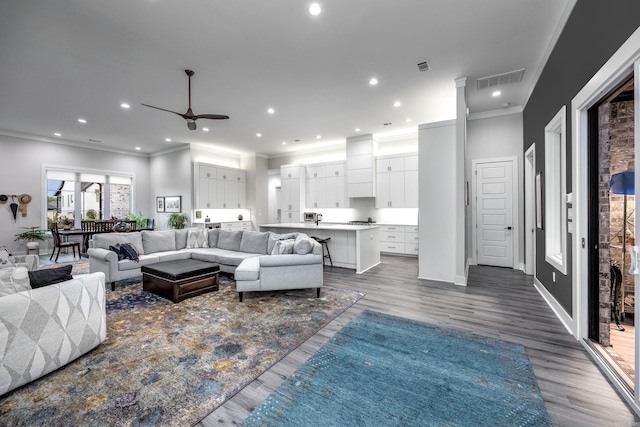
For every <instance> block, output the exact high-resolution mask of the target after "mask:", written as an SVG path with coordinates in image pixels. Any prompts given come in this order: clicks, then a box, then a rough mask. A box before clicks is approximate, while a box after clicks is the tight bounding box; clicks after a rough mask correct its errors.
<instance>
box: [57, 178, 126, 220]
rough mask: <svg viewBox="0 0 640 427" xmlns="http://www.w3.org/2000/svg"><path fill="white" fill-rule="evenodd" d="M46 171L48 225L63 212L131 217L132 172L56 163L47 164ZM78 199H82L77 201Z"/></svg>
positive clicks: (69, 215) (79, 216)
mask: <svg viewBox="0 0 640 427" xmlns="http://www.w3.org/2000/svg"><path fill="white" fill-rule="evenodd" d="M45 171H46V173H45V175H46V189H47V227H48V226H49V224H50V223H51V222H52V221H58V220H59V219H60V218H61V217H63V216H66V217H67V218H70V219H72V220H76V219H77V220H80V219H83V220H86V219H89V220H102V219H109V218H111V217H116V218H126V219H128V218H129V213H130V212H131V211H132V202H131V193H132V192H131V184H132V176H122V175H112V174H108V173H105V174H97V173H93V172H91V173H85V172H81V171H77V170H76V171H73V170H61V169H59V168H54V167H45ZM78 200H79V201H80V202H79V203H76V201H78ZM76 225H78V224H76Z"/></svg>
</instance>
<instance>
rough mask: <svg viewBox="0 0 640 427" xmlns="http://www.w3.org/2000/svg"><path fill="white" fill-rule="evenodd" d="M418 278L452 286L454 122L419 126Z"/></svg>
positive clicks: (454, 232) (453, 265) (454, 194)
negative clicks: (447, 283)
mask: <svg viewBox="0 0 640 427" xmlns="http://www.w3.org/2000/svg"><path fill="white" fill-rule="evenodd" d="M419 146H420V147H419V158H418V168H419V180H420V183H419V186H420V188H419V206H420V211H419V215H418V218H419V222H420V223H419V225H420V236H419V238H420V244H419V255H418V277H419V278H421V279H429V280H437V281H441V282H449V283H453V282H454V280H455V266H456V262H455V261H456V240H455V239H456V227H455V226H456V215H455V209H456V192H455V190H456V189H455V181H456V168H455V161H456V157H455V154H456V122H455V120H450V121H446V122H439V123H429V124H427V125H421V126H420V135H419Z"/></svg>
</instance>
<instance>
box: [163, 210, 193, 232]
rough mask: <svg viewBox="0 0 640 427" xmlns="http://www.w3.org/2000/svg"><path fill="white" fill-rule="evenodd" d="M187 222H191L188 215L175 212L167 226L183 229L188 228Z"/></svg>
mask: <svg viewBox="0 0 640 427" xmlns="http://www.w3.org/2000/svg"><path fill="white" fill-rule="evenodd" d="M187 222H189V217H188V216H187V214H185V213H182V212H174V213H172V214H171V215H169V218H168V219H167V226H168V227H169V228H175V229H181V228H184V227H186V225H187Z"/></svg>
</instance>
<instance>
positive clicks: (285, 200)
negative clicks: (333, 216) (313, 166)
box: [280, 165, 306, 223]
mask: <svg viewBox="0 0 640 427" xmlns="http://www.w3.org/2000/svg"><path fill="white" fill-rule="evenodd" d="M305 201H306V173H305V167H304V166H301V165H282V166H280V209H281V212H282V220H281V221H282V222H294V223H297V222H300V221H301V220H302V212H304V205H305Z"/></svg>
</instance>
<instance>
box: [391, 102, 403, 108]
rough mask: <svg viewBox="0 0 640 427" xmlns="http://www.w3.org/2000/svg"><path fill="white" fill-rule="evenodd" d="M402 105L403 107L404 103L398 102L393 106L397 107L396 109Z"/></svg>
mask: <svg viewBox="0 0 640 427" xmlns="http://www.w3.org/2000/svg"><path fill="white" fill-rule="evenodd" d="M401 105H402V103H401V102H400V101H396V102H394V103H393V106H394V107H396V108H397V107H399V106H401Z"/></svg>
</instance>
